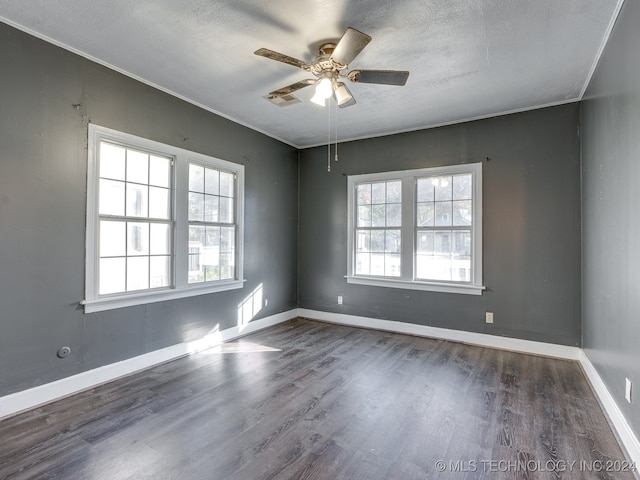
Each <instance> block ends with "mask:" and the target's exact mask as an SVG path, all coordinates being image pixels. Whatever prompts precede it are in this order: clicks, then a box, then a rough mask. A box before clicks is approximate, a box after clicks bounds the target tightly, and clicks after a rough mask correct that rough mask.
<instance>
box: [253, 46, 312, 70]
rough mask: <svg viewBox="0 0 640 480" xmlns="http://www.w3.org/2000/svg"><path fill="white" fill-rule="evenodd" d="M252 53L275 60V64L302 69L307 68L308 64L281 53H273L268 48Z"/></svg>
mask: <svg viewBox="0 0 640 480" xmlns="http://www.w3.org/2000/svg"><path fill="white" fill-rule="evenodd" d="M253 53H254V54H255V55H258V56H260V57H265V58H268V59H270V60H275V61H276V62H282V63H286V64H287V65H293V66H294V67H298V68H302V69H304V68H305V67H308V66H309V64H308V63H306V62H303V61H302V60H298V59H297V58H293V57H290V56H288V55H285V54H283V53H278V52H274V51H273V50H269V49H268V48H260V49H258V50H256V51H255V52H253Z"/></svg>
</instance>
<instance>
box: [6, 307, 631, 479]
mask: <svg viewBox="0 0 640 480" xmlns="http://www.w3.org/2000/svg"><path fill="white" fill-rule="evenodd" d="M0 436H1V437H0V438H2V442H1V443H0V478H2V479H5V478H6V479H21V480H22V479H41V478H64V479H65V480H76V479H77V480H80V479H82V480H85V479H89V478H92V479H93V478H97V479H102V478H105V479H109V480H112V479H118V480H119V479H123V480H128V479H136V480H140V479H145V478H149V479H151V478H153V479H183V480H190V479H201V478H207V479H224V480H252V479H260V480H263V479H270V480H285V479H287V480H288V479H316V480H322V479H331V480H343V479H350V480H353V479H366V480H378V479H385V480H386V479H398V480H411V479H446V478H456V479H460V478H468V479H474V480H475V479H484V478H487V479H499V480H500V479H513V478H516V479H547V478H548V479H551V478H553V479H557V478H581V479H587V480H588V479H600V478H605V479H606V478H615V479H617V480H627V479H633V478H634V475H633V473H632V472H629V471H623V472H620V471H616V472H611V471H609V472H607V471H605V472H603V471H602V470H603V468H602V466H603V465H605V466H606V465H607V462H610V464H611V465H612V466H613V465H614V462H618V463H619V464H622V462H624V460H625V459H624V455H623V453H622V451H621V449H620V447H619V446H618V444H617V442H616V439H615V436H614V435H613V432H612V431H611V428H610V426H609V424H608V422H607V419H606V417H605V416H604V414H603V412H602V410H601V408H600V406H599V404H598V401H597V399H596V398H595V396H594V394H593V392H592V391H591V389H590V387H589V384H588V382H587V380H586V378H585V376H584V374H583V372H582V370H581V369H580V367H579V365H578V364H577V363H576V362H571V361H565V360H555V359H550V358H544V357H537V356H532V355H523V354H518V353H513V352H505V351H500V350H494V349H487V348H481V347H476V346H470V345H464V344H459V343H453V342H448V341H443V340H434V339H428V338H420V337H412V336H407V335H400V334H394V333H389V332H379V331H373V330H366V329H358V328H351V327H344V326H338V325H332V324H328V323H322V322H317V321H312V320H308V319H295V320H292V321H289V322H286V323H283V324H280V325H277V326H274V327H271V328H268V329H265V330H262V331H259V332H256V333H254V334H251V335H249V336H247V337H244V338H241V339H238V340H236V341H234V342H230V343H228V344H224V345H221V346H218V347H215V348H212V349H210V350H208V351H205V352H201V353H198V354H196V355H192V356H189V357H185V358H182V359H178V360H176V361H173V362H168V363H166V364H163V365H158V366H156V367H154V368H151V369H149V370H146V371H144V372H139V373H137V374H134V375H131V376H128V377H126V378H123V379H120V380H117V381H114V382H111V383H109V384H106V385H103V386H100V387H97V388H94V389H91V390H89V391H86V392H82V393H80V394H77V395H74V396H72V397H69V398H67V399H64V400H61V401H58V402H55V403H52V404H50V405H46V406H43V407H40V408H37V409H34V410H32V411H29V412H25V413H23V414H20V415H17V416H14V417H12V418H9V419H5V420H3V421H2V422H0ZM571 462H573V467H572V468H573V470H572V471H568V468H569V465H570V463H571ZM563 467H564V469H563Z"/></svg>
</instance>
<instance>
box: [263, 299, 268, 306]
mask: <svg viewBox="0 0 640 480" xmlns="http://www.w3.org/2000/svg"><path fill="white" fill-rule="evenodd" d="M267 305H269V299H268V298H265V299H264V306H265V307H266V306H267Z"/></svg>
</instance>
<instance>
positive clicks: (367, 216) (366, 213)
mask: <svg viewBox="0 0 640 480" xmlns="http://www.w3.org/2000/svg"><path fill="white" fill-rule="evenodd" d="M357 225H358V227H370V226H371V207H370V206H368V205H367V206H364V207H358V221H357Z"/></svg>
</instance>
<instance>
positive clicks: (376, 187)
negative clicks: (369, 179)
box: [371, 183, 386, 204]
mask: <svg viewBox="0 0 640 480" xmlns="http://www.w3.org/2000/svg"><path fill="white" fill-rule="evenodd" d="M385 186H386V183H373V184H371V203H374V204H375V203H378V204H380V203H385V198H386V192H385Z"/></svg>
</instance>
